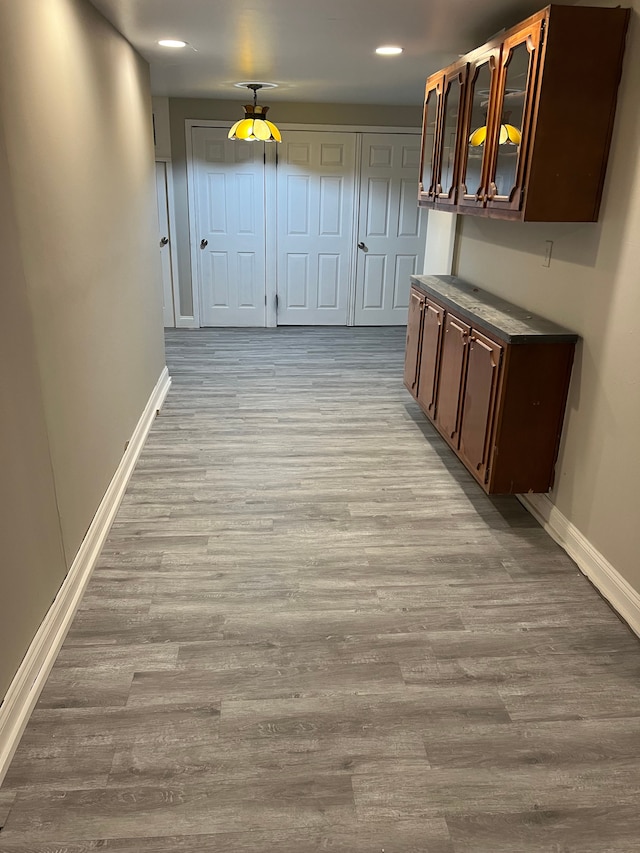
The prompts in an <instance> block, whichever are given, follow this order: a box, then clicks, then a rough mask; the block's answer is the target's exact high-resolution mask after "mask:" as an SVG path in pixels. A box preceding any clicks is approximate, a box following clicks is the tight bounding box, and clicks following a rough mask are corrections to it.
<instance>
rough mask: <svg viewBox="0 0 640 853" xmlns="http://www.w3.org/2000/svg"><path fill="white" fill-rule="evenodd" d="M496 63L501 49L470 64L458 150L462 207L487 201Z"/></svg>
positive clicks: (459, 198) (492, 50)
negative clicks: (460, 163)
mask: <svg viewBox="0 0 640 853" xmlns="http://www.w3.org/2000/svg"><path fill="white" fill-rule="evenodd" d="M499 61H500V47H495V48H492V49H491V50H488V51H486V52H484V53H483V54H482V55H481V56H479V57H478V58H477V59H476V60H475V61H474V62H472V63H471V64H470V68H469V83H468V95H467V118H466V122H465V124H464V134H463V139H462V146H461V149H462V170H461V183H460V192H459V196H458V204H459V205H460V206H461V207H483V206H484V204H485V201H486V196H487V187H488V182H489V167H490V165H491V144H492V135H491V127H492V118H493V113H494V111H495V96H496V93H497V87H498V76H499Z"/></svg>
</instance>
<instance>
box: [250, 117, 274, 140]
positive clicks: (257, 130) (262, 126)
mask: <svg viewBox="0 0 640 853" xmlns="http://www.w3.org/2000/svg"><path fill="white" fill-rule="evenodd" d="M253 135H254V136H255V137H256V139H259V140H260V141H261V142H266V141H267V139H269V138H270V137H271V130H270V129H269V127H268V126H267V123H266V121H263V120H262V119H261V118H257V119H256V120H255V121H254V122H253Z"/></svg>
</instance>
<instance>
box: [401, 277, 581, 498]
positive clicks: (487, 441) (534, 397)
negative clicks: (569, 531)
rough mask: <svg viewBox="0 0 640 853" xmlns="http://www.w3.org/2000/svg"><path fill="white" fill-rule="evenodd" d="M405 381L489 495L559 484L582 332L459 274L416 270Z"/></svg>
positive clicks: (411, 300) (545, 487)
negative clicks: (423, 273)
mask: <svg viewBox="0 0 640 853" xmlns="http://www.w3.org/2000/svg"><path fill="white" fill-rule="evenodd" d="M411 281H412V284H411V298H410V307H409V318H408V323H407V348H406V355H405V380H404V381H405V385H406V387H407V388H408V389H409V391H410V392H411V393H412V394H413V396H414V397H415V399H416V400H417V401H418V403H419V404H420V407H421V408H422V411H423V412H424V413H425V415H426V416H427V417H428V418H429V420H431V421H432V422H433V424H434V426H435V427H436V429H437V430H438V431H439V432H440V434H441V435H442V436H443V438H444V439H445V440H446V441H447V443H448V444H449V445H450V447H451V448H452V449H453V450H454V451H455V452H456V454H457V455H458V457H459V458H460V460H461V461H462V462H463V463H464V464H465V465H466V467H467V468H468V470H469V471H470V472H471V473H472V474H473V476H474V477H475V478H476V480H477V481H478V482H479V483H480V485H481V486H482V488H483V489H484V490H485V491H486V492H487V493H488V494H522V493H524V492H547V491H548V490H549V489H550V488H551V486H552V485H553V477H554V467H555V462H556V458H557V455H558V447H559V443H560V434H561V431H562V421H563V416H564V409H565V405H566V400H567V393H568V388H569V379H570V376H571V365H572V362H573V353H574V349H575V343H576V341H577V339H578V336H577V335H575V334H574V333H573V332H570V331H568V330H567V329H563V328H561V327H560V326H557V325H555V324H554V323H551V322H550V321H548V320H545V319H544V318H542V317H539V316H537V315H534V314H531V313H529V312H527V311H525V310H524V309H521V308H518V307H517V306H515V305H512V304H511V303H508V302H506V301H504V300H501V299H499V298H497V297H495V296H492V295H491V294H489V293H487V292H485V291H482V290H480V289H479V288H477V287H473V286H472V285H470V284H467V283H466V282H463V281H461V280H460V279H457V278H455V277H454V276H414V277H412V279H411Z"/></svg>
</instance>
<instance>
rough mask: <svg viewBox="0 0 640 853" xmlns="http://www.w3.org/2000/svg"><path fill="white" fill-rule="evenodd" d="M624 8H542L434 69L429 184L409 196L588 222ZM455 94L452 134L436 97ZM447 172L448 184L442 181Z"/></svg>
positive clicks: (618, 64)
mask: <svg viewBox="0 0 640 853" xmlns="http://www.w3.org/2000/svg"><path fill="white" fill-rule="evenodd" d="M629 15H630V10H629V9H621V8H597V7H588V6H556V5H551V6H547V7H546V8H545V9H543V10H542V11H540V12H538V13H537V14H535V15H532V16H531V17H530V18H527V20H526V21H524V22H523V23H521V24H519V25H518V26H516V27H512V28H511V29H509V30H507V31H506V32H505V33H504V34H503V35H501V36H500V38H496V39H494V40H492V41H491V42H488V43H487V44H486V45H483V46H482V47H480V48H478V49H477V50H475V51H473V52H471V53H470V54H468V55H467V56H465V57H462V58H461V60H460V61H459V62H458V63H456V65H455V66H450V67H449V68H447V69H444V70H443V71H442V72H439V74H434V75H432V76H431V77H430V78H429V81H431V85H432V86H433V87H434V91H436V93H437V97H436V100H437V107H436V112H437V116H436V118H435V128H434V127H433V122H434V113H433V112H432V113H431V119H430V120H431V123H432V124H431V129H430V133H431V138H432V140H433V145H432V151H433V152H434V154H433V160H432V174H431V175H430V180H431V185H430V193H429V192H428V193H427V194H424V193H423V192H422V191H421V193H420V194H419V199H418V201H419V203H420V204H422V205H424V204H426V205H427V206H431V207H441V208H442V209H449V210H452V211H456V212H458V213H472V214H475V215H479V216H490V217H496V218H502V219H517V220H522V221H531V222H536V221H537V222H593V221H596V220H597V218H598V212H599V207H600V199H601V195H602V187H603V183H604V175H605V170H606V164H607V158H608V154H609V146H610V142H611V134H612V130H613V119H614V115H615V107H616V97H617V91H618V83H619V81H620V74H621V69H622V57H623V53H624V42H625V35H626V30H627V25H628V21H629ZM456 75H457V76H456ZM454 78H455V79H456V80H457V81H458V85H457V87H456V89H455V90H453V89H452V88H451V83H452V80H453V79H454ZM447 87H448V88H447ZM458 91H459V92H460V93H461V97H462V98H463V100H462V101H461V105H462V104H463V109H460V110H459V122H458V124H457V126H456V139H455V142H452V139H453V138H452V136H451V127H452V123H451V115H452V114H453V110H451V111H450V114H449V120H448V122H447V106H446V100H447V95H448V96H449V98H453V100H455V97H456V95H457V93H458ZM451 103H453V101H452V102H451ZM452 144H453V146H454V148H455V150H454V152H453V154H452ZM456 146H457V147H456ZM447 164H449V165H447ZM452 170H453V171H454V173H457V175H458V177H457V191H456V190H455V189H452V188H451V186H447V183H448V180H449V177H450V173H451V171H452ZM443 176H444V178H445V179H444V180H443Z"/></svg>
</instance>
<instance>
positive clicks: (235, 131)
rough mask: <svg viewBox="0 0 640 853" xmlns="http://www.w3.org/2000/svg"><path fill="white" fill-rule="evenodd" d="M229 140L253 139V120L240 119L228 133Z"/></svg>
mask: <svg viewBox="0 0 640 853" xmlns="http://www.w3.org/2000/svg"><path fill="white" fill-rule="evenodd" d="M229 139H255V137H254V135H253V119H252V118H241V119H240V121H237V122H236V123H235V124H234V125H233V127H232V128H231V130H230V131H229Z"/></svg>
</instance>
